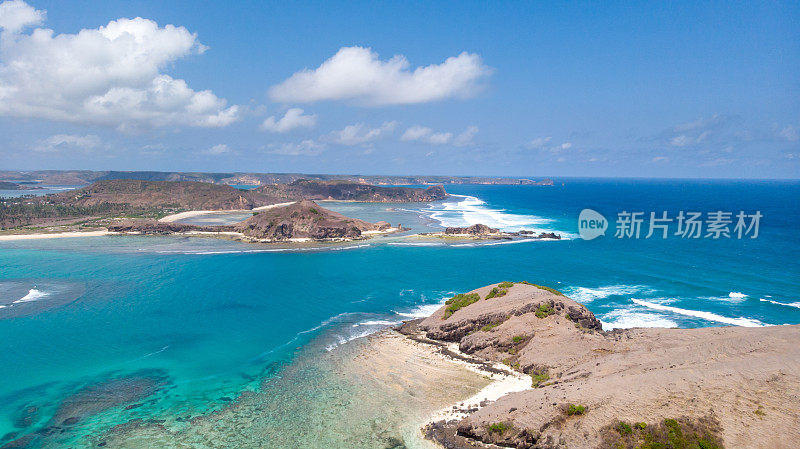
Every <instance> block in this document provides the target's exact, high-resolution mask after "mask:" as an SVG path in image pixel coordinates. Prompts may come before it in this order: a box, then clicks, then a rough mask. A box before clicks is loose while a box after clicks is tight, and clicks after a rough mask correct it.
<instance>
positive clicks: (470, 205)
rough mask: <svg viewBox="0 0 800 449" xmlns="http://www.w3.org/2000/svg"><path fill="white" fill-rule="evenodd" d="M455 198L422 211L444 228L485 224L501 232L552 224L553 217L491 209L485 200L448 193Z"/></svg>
mask: <svg viewBox="0 0 800 449" xmlns="http://www.w3.org/2000/svg"><path fill="white" fill-rule="evenodd" d="M450 196H451V197H454V198H456V199H457V201H443V202H439V203H433V204H431V206H430V208H428V209H424V210H423V211H422V212H424V213H425V214H427V215H428V216H429V217H430V218H432V219H434V220H436V221H438V222H439V223H440V224H441V225H442V226H443V227H448V226H471V225H474V224H478V223H481V224H485V225H486V226H489V227H491V228H498V229H501V230H503V231H519V230H522V229H526V230H531V231H534V232H544V231H548V229H545V228H542V227H541V225H546V224H549V223H552V220H550V219H547V218H542V217H537V216H535V215H523V214H514V213H510V212H508V211H506V210H505V209H491V208H489V207H488V206H487V205H486V202H485V201H483V200H481V199H479V198H477V197H474V196H469V195H450Z"/></svg>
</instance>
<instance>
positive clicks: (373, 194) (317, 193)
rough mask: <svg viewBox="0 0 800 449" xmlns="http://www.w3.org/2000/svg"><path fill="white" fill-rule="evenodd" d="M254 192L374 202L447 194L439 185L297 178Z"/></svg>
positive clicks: (412, 200)
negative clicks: (401, 184)
mask: <svg viewBox="0 0 800 449" xmlns="http://www.w3.org/2000/svg"><path fill="white" fill-rule="evenodd" d="M254 191H255V192H258V193H261V194H264V195H268V196H273V197H278V198H281V199H283V200H298V199H308V200H340V201H366V202H376V203H417V202H428V201H436V200H443V199H445V198H447V192H445V190H444V187H442V186H431V187H428V188H426V189H420V188H413V187H380V186H374V185H370V184H365V183H359V182H352V181H319V180H309V179H299V180H297V181H294V182H292V183H290V184H276V185H267V186H262V187H259V188H257V189H255V190H254Z"/></svg>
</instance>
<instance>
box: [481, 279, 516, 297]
mask: <svg viewBox="0 0 800 449" xmlns="http://www.w3.org/2000/svg"><path fill="white" fill-rule="evenodd" d="M513 286H514V283H513V282H508V281H503V282H501V283H499V284H497V287H494V288H493V289H491V290H490V291H489V294H488V295H486V299H492V298H499V297H501V296H505V294H506V293H508V289H509V288H511V287H513Z"/></svg>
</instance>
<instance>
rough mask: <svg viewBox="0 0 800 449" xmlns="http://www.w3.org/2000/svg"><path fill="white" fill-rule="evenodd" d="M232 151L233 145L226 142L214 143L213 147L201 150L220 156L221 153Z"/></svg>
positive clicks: (204, 152)
mask: <svg viewBox="0 0 800 449" xmlns="http://www.w3.org/2000/svg"><path fill="white" fill-rule="evenodd" d="M230 152H231V147H229V146H228V145H225V144H224V143H220V144H217V145H214V146H213V147H211V148H209V149H207V150H203V151H201V153H203V154H208V155H211V156H219V155H221V154H225V153H230Z"/></svg>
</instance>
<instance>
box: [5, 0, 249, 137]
mask: <svg viewBox="0 0 800 449" xmlns="http://www.w3.org/2000/svg"><path fill="white" fill-rule="evenodd" d="M43 19H44V12H43V11H36V10H34V9H33V8H31V7H30V6H28V5H27V4H25V3H24V2H21V1H5V2H3V3H0V27H2V32H0V116H12V117H28V118H42V119H48V120H55V121H63V122H70V123H78V124H95V125H105V126H115V127H117V128H119V129H136V128H142V127H156V126H167V125H186V126H201V127H220V126H226V125H228V124H230V123H231V122H233V121H235V120H236V119H237V118H238V114H239V108H238V106H230V107H227V105H226V101H225V100H224V99H221V98H218V97H217V96H216V95H214V94H213V93H212V92H211V91H209V90H204V91H195V90H193V89H191V88H190V87H189V86H188V85H187V84H186V82H185V81H184V80H181V79H174V78H172V77H171V76H169V75H166V74H163V73H161V71H162V70H163V69H164V68H166V67H167V66H169V65H170V64H172V63H173V62H174V61H176V60H178V59H180V58H183V57H186V56H188V55H191V54H201V53H203V52H204V51H205V50H206V47H205V46H203V45H202V44H200V43H199V42H198V40H197V35H196V34H192V33H190V32H189V31H188V30H187V29H186V28H184V27H179V26H174V25H166V26H164V27H159V26H158V24H157V23H156V22H153V21H152V20H147V19H143V18H141V17H137V18H135V19H119V20H113V21H111V22H109V23H108V24H107V25H105V26H101V27H99V28H96V29H83V30H80V31H79V32H78V33H76V34H55V32H54V31H53V30H50V29H45V28H36V29H34V30H32V31H31V32H30V33H23V30H24V28H25V27H29V26H32V25H36V24H38V23H41V22H42V21H43Z"/></svg>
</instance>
